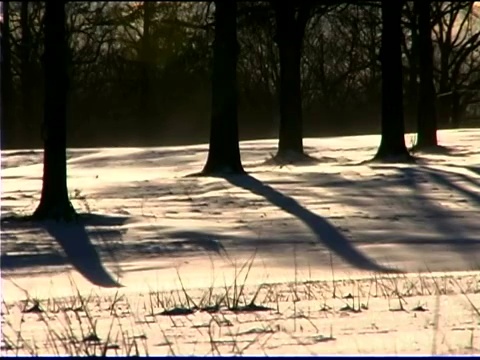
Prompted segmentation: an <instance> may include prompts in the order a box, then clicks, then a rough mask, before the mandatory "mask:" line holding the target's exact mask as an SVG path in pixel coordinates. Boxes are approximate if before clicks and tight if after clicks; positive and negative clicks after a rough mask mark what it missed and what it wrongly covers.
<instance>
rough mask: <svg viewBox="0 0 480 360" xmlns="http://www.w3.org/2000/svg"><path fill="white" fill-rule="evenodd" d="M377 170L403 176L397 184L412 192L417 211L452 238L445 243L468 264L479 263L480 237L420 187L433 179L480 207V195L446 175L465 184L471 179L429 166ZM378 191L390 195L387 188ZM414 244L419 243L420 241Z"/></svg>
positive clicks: (439, 230) (388, 167)
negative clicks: (464, 181)
mask: <svg viewBox="0 0 480 360" xmlns="http://www.w3.org/2000/svg"><path fill="white" fill-rule="evenodd" d="M377 169H383V170H395V171H397V172H398V173H399V174H401V175H402V178H400V179H398V184H399V185H400V184H401V185H403V186H405V187H406V188H408V189H410V190H411V191H412V194H413V199H414V201H415V211H419V210H420V211H422V212H423V213H424V214H425V215H426V216H427V218H429V219H431V221H430V225H432V226H433V227H434V228H436V229H437V231H438V232H439V233H441V234H445V235H447V236H448V237H449V239H448V240H443V243H444V244H446V245H448V246H450V247H451V248H452V249H453V250H454V251H456V252H457V253H458V254H461V256H463V258H464V259H465V260H466V261H467V263H476V262H477V261H478V260H477V257H476V256H475V254H477V252H476V251H475V250H476V249H475V248H476V247H478V245H479V243H480V242H479V240H478V238H476V237H475V238H471V237H470V235H469V230H468V229H465V228H464V226H462V225H460V224H458V223H457V222H456V219H457V218H456V216H455V215H456V214H455V211H452V210H450V209H448V208H445V207H443V206H441V205H440V204H439V203H438V201H436V200H435V199H434V198H432V197H431V196H429V195H428V194H427V193H425V190H424V189H422V185H421V184H422V183H424V182H425V180H427V181H428V179H430V180H433V182H435V183H436V184H437V185H439V186H441V187H442V188H444V189H450V190H454V191H456V192H457V193H459V194H462V195H463V196H465V197H467V198H469V199H470V200H471V201H473V202H476V203H478V204H480V195H478V194H476V193H474V192H472V191H469V190H467V189H465V188H463V187H461V186H460V185H458V184H456V183H455V182H454V181H451V180H450V179H449V178H448V176H446V175H449V176H458V177H459V178H464V180H466V181H468V180H469V179H468V177H466V176H465V175H463V174H457V173H450V172H448V171H442V170H438V169H433V168H430V167H426V166H418V167H404V168H399V167H392V166H388V165H384V166H382V167H380V166H379V167H377ZM474 184H475V183H474ZM392 185H393V184H392ZM378 191H383V192H385V193H386V194H388V190H387V189H386V188H383V189H382V188H378ZM393 196H394V194H393V193H391V194H390V197H393ZM415 243H416V244H419V242H415ZM429 243H430V244H432V241H429ZM472 251H473V252H472Z"/></svg>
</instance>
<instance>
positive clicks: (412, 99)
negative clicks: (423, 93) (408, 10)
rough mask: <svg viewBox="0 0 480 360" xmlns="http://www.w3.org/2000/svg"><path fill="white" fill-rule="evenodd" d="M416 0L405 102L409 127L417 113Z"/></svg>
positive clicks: (417, 35) (417, 47) (417, 51)
mask: <svg viewBox="0 0 480 360" xmlns="http://www.w3.org/2000/svg"><path fill="white" fill-rule="evenodd" d="M415 6H416V2H415V3H414V9H413V19H412V22H413V23H412V26H411V29H410V30H411V32H412V44H411V58H410V63H409V71H408V92H407V104H406V110H407V111H406V119H405V121H406V123H407V124H408V127H409V128H412V127H413V126H414V125H415V120H416V118H417V114H418V92H419V89H418V88H419V86H418V82H417V79H418V71H419V69H418V59H419V52H420V49H419V38H418V37H419V34H418V16H416V15H417V14H416V12H415Z"/></svg>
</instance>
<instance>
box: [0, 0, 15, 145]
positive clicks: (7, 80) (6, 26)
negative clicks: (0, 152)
mask: <svg viewBox="0 0 480 360" xmlns="http://www.w3.org/2000/svg"><path fill="white" fill-rule="evenodd" d="M9 7H10V6H9V2H8V1H4V2H3V6H2V18H3V21H2V41H1V46H2V51H1V56H2V63H1V64H2V66H1V70H0V71H1V104H0V111H1V115H0V116H1V124H2V130H1V132H2V139H1V142H2V148H3V147H4V146H6V147H10V146H12V145H15V144H16V136H17V131H16V129H15V120H14V118H13V81H12V53H11V47H10V13H9Z"/></svg>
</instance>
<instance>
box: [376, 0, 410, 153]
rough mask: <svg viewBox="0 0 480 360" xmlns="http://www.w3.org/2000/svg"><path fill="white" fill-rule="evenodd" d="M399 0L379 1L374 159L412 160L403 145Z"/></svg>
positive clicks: (400, 5) (400, 1)
mask: <svg viewBox="0 0 480 360" xmlns="http://www.w3.org/2000/svg"><path fill="white" fill-rule="evenodd" d="M402 3H403V1H402V0H391V1H382V48H381V56H380V58H381V68H382V122H381V126H382V140H381V142H380V146H379V148H378V152H377V154H376V155H375V157H374V160H378V161H388V162H402V161H409V160H411V156H410V154H409V153H408V150H407V148H406V146H405V125H404V120H403V75H402V70H403V69H402V47H401V39H402V27H401V16H402Z"/></svg>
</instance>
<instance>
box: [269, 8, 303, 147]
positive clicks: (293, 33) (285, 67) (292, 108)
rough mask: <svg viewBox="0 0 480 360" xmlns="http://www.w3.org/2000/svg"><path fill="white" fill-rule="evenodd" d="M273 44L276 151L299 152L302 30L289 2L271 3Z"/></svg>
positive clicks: (301, 141)
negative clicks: (277, 109) (276, 72)
mask: <svg viewBox="0 0 480 360" xmlns="http://www.w3.org/2000/svg"><path fill="white" fill-rule="evenodd" d="M275 12H276V22H277V36H276V37H277V44H278V50H279V56H280V92H279V93H280V130H279V142H278V154H277V156H282V155H286V154H291V153H294V154H295V153H296V154H301V155H303V153H304V151H303V129H302V122H303V121H302V94H301V74H300V61H301V56H302V41H303V31H302V29H300V28H299V25H300V24H297V20H296V16H295V8H294V4H293V2H292V1H288V0H286V1H282V2H278V3H276V4H275Z"/></svg>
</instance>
